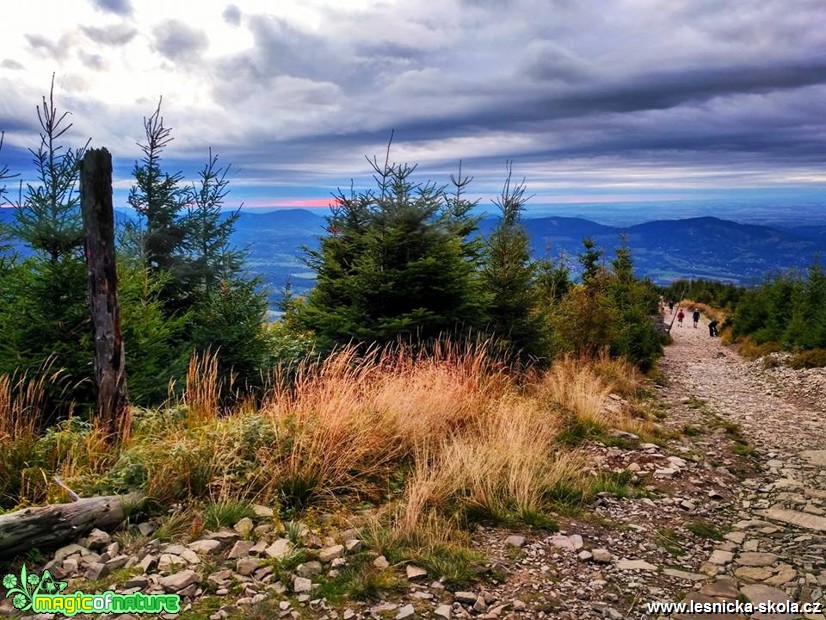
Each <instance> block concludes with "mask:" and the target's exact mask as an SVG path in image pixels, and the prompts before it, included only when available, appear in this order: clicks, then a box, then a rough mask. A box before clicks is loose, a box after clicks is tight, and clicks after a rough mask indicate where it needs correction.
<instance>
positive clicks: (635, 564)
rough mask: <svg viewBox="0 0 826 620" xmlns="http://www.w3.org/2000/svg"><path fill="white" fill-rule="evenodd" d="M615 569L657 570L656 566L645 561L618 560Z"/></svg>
mask: <svg viewBox="0 0 826 620" xmlns="http://www.w3.org/2000/svg"><path fill="white" fill-rule="evenodd" d="M617 568H618V569H620V570H657V567H656V566H654V565H653V564H649V563H648V562H646V561H645V560H618V561H617Z"/></svg>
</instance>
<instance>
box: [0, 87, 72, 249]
mask: <svg viewBox="0 0 826 620" xmlns="http://www.w3.org/2000/svg"><path fill="white" fill-rule="evenodd" d="M68 114H69V113H68V112H63V113H62V114H60V113H58V110H57V107H56V106H55V103H54V76H52V85H51V89H50V90H49V98H48V99H46V97H45V96H44V97H43V101H42V104H41V105H39V106H38V107H37V118H38V120H39V121H40V129H41V131H40V145H39V146H38V148H37V149H36V150H34V149H30V152H31V154H32V156H33V158H34V159H33V163H34V168H35V174H36V176H37V181H38V182H37V183H36V184H34V185H32V184H27V185H26V193H25V196H24V197H22V199H21V201H19V202H18V203H17V204H15V205H14V207H15V220H16V223H15V226H14V233H15V234H16V236H17V237H19V238H20V239H22V240H23V241H25V242H26V243H27V244H28V245H29V246H30V247H31V248H32V249H33V250H35V251H37V252H39V253H41V254H43V255H45V256H46V257H47V258H48V260H49V261H50V263H52V264H53V265H54V264H57V263H59V262H61V261H65V260H77V259H78V258H79V255H80V253H81V252H82V249H83V222H82V220H81V217H80V196H79V194H78V193H77V192H76V186H77V183H78V179H79V170H78V162H79V161H80V160H81V159H82V158H83V154H84V152H85V147H82V148H78V149H73V148H67V147H65V146H64V145H62V144H60V139H61V138H62V137H63V136H64V135H65V134H66V132H67V131H69V129H71V127H72V123H66V118H67V116H68ZM87 145H88V142H87Z"/></svg>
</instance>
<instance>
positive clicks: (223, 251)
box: [182, 149, 246, 295]
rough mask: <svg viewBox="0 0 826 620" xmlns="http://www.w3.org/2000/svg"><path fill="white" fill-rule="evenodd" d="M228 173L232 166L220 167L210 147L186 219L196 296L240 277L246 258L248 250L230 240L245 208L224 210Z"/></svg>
mask: <svg viewBox="0 0 826 620" xmlns="http://www.w3.org/2000/svg"><path fill="white" fill-rule="evenodd" d="M228 173H229V166H227V167H222V166H219V165H218V156H217V155H213V154H212V149H210V150H209V160H208V161H207V163H206V164H205V165H204V167H203V169H202V170H201V171H200V173H199V179H198V183H197V184H193V186H192V189H191V191H190V196H191V198H192V203H191V205H190V206H189V210H188V213H187V215H186V218H185V219H184V220H183V222H182V229H183V231H184V237H183V242H182V245H183V248H184V250H185V252H186V265H185V267H184V269H185V272H186V277H187V278H188V279H189V281H190V285H189V287H188V288H190V289H191V290H193V291H194V292H195V294H196V295H209V294H210V293H211V292H213V291H214V290H215V287H216V286H217V284H218V283H219V282H220V281H221V280H229V279H233V278H235V277H237V275H238V274H239V272H240V271H241V268H242V265H243V264H244V261H245V259H246V252H244V251H241V250H238V249H235V248H233V247H232V245H231V241H230V237H231V236H232V233H233V231H234V230H235V224H236V222H237V221H238V217H239V216H240V213H241V207H239V208H238V209H236V210H235V211H231V212H229V213H226V212H224V211H223V206H224V198H226V196H227V194H228V193H229V179H227V174H228Z"/></svg>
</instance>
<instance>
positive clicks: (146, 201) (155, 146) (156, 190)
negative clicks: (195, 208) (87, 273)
mask: <svg viewBox="0 0 826 620" xmlns="http://www.w3.org/2000/svg"><path fill="white" fill-rule="evenodd" d="M143 126H144V132H145V137H146V142H145V143H144V144H139V145H138V146H140V148H141V150H142V151H143V159H142V160H141V161H140V162H136V163H135V167H134V169H133V172H132V174H133V175H134V177H135V185H134V186H132V188H131V189H130V190H129V198H128V202H129V205H130V206H131V207H132V208H133V209H135V211H137V213H138V214H139V216H140V217H141V222H140V225H141V229H140V231H139V234H138V238H139V241H138V243H139V251H140V254H141V256H142V259H143V261H144V264H145V265H146V266H147V267H148V268H149V269H150V270H151V271H152V272H153V273H158V272H167V273H169V274H170V275H171V278H170V280H169V281H168V282H167V285H166V287H165V290H164V293H163V296H164V302H165V304H166V305H167V307H168V308H169V309H171V310H174V309H180V307H181V305H185V304H183V302H182V300H181V297H182V296H183V291H182V290H181V289H182V286H183V285H182V282H181V278H182V271H183V264H182V253H183V243H184V237H185V230H184V228H183V226H182V221H181V215H182V214H183V211H184V209H185V207H186V204H187V202H188V201H189V191H188V188H186V187H184V186H182V185H181V182H182V181H183V175H182V174H181V173H180V172H177V173H175V174H169V173H168V172H164V171H163V170H162V168H161V158H162V155H163V151H164V149H165V148H166V147H167V146H168V145H169V143H170V142H172V140H173V138H172V136H171V132H172V130H171V129H170V128H168V127H166V126H164V120H163V117H162V116H161V102H158V107H157V109H156V110H155V112H154V113H153V114H152V115H151V116H150V117H149V118H144V122H143Z"/></svg>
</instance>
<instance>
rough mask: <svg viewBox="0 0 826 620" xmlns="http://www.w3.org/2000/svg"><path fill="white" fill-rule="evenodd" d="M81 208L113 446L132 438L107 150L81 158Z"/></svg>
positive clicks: (103, 417)
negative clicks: (127, 436) (129, 435)
mask: <svg viewBox="0 0 826 620" xmlns="http://www.w3.org/2000/svg"><path fill="white" fill-rule="evenodd" d="M80 206H81V211H82V213H83V228H84V233H85V236H86V271H87V274H88V291H89V311H90V313H91V317H92V330H93V334H94V339H95V380H96V381H97V386H98V398H97V406H96V409H95V414H96V416H97V418H98V420H99V421H100V422H101V423H102V425H103V427H104V428H105V429H106V431H107V434H108V436H109V437H110V440H117V439H118V438H122V437H123V436H124V435H125V434H126V433H128V431H129V425H130V419H129V406H128V402H127V394H126V370H125V359H124V350H123V339H122V338H121V332H120V308H119V306H118V276H117V268H116V264H115V215H114V209H113V207H112V156H111V155H110V154H109V151H107V150H106V149H91V150H89V151H86V154H85V155H84V157H83V161H82V162H81V168H80Z"/></svg>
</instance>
